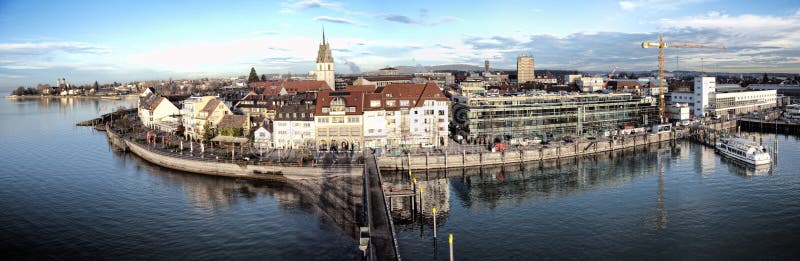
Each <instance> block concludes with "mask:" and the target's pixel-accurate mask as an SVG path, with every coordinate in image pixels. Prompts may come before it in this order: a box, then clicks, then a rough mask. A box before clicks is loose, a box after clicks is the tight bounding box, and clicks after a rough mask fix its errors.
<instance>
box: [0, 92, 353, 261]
mask: <svg viewBox="0 0 800 261" xmlns="http://www.w3.org/2000/svg"><path fill="white" fill-rule="evenodd" d="M135 104H136V103H135V100H128V101H108V100H88V99H46V100H39V99H35V100H6V99H2V100H0V123H1V124H2V125H1V126H0V147H2V150H0V167H2V168H1V169H0V209H2V211H0V252H2V253H3V257H4V259H6V260H8V258H10V259H29V260H42V259H68V260H74V259H78V260H98V259H113V260H152V259H158V260H163V259H169V260H219V259H231V260H342V259H350V260H352V259H358V258H359V251H358V249H357V247H358V242H357V241H356V240H355V239H354V238H353V234H354V233H353V231H354V230H355V228H354V227H353V224H351V222H350V221H352V219H354V217H353V212H355V210H354V209H347V208H345V209H332V208H329V206H327V205H325V204H321V203H320V201H321V199H324V197H321V196H319V195H318V194H315V192H317V191H314V189H315V188H320V187H323V188H324V187H325V186H328V187H330V186H331V185H330V184H322V185H320V184H314V182H294V181H286V182H284V181H275V182H272V181H270V182H253V181H245V180H235V179H228V178H215V177H209V176H202V175H194V174H188V173H182V172H177V171H171V170H166V169H163V168H160V167H157V166H154V165H152V164H149V163H147V162H143V161H142V160H141V159H139V158H138V157H135V156H131V155H130V154H127V153H121V152H115V151H113V150H111V149H110V148H109V145H108V142H107V141H106V136H105V134H104V133H102V132H96V131H93V129H92V128H88V127H76V126H75V123H77V122H79V121H82V120H87V119H91V118H94V117H96V116H98V115H100V114H102V113H107V112H110V111H111V110H113V109H115V108H117V107H118V106H124V105H127V106H129V107H130V106H135ZM358 200H360V199H353V200H352V201H358Z"/></svg>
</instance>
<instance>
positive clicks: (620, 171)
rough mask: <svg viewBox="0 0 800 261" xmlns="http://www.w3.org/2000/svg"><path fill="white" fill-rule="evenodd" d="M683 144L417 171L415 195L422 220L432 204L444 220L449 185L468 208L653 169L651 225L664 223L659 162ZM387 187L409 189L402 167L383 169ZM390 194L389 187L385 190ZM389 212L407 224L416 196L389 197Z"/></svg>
mask: <svg viewBox="0 0 800 261" xmlns="http://www.w3.org/2000/svg"><path fill="white" fill-rule="evenodd" d="M685 146H686V145H682V146H678V147H676V148H670V147H669V146H668V145H666V144H664V145H661V146H651V147H648V148H639V149H637V150H635V151H634V150H627V151H616V152H613V153H608V154H600V155H594V156H590V157H584V158H578V159H565V160H560V161H555V160H554V161H545V162H541V163H539V162H535V163H530V164H520V165H507V166H496V167H495V166H492V167H484V168H467V169H458V170H448V171H443V170H437V171H424V172H417V173H416V174H414V175H413V177H414V178H416V179H417V180H418V182H417V191H416V194H417V195H420V194H419V188H420V187H421V188H423V192H422V194H421V195H422V196H421V199H422V201H421V204H422V209H423V210H424V211H423V212H422V214H423V216H424V218H425V220H424V222H431V220H430V219H432V216H431V213H430V210H431V209H432V208H434V207H435V208H437V210H439V213H438V214H439V215H438V216H437V218H441V219H440V220H437V221H438V222H439V223H440V224H444V222H446V220H447V215H448V213H449V209H450V205H449V204H450V202H451V200H450V195H451V193H450V189H452V190H453V193H452V194H453V196H455V197H457V198H458V202H460V203H461V204H463V205H464V207H465V208H470V209H495V208H498V207H500V206H505V205H510V206H516V205H519V204H522V203H524V202H531V201H539V200H545V199H549V198H557V197H565V196H569V195H572V194H574V193H578V192H581V191H583V190H587V189H599V188H611V187H618V186H621V185H623V184H626V183H629V182H630V181H631V180H633V179H634V178H636V177H638V176H643V175H651V174H653V173H658V175H659V180H658V186H659V188H658V195H654V198H655V199H656V200H655V201H656V209H657V214H656V217H657V218H656V219H655V226H656V227H663V226H664V225H665V224H666V211H665V210H664V200H665V199H664V196H663V192H664V181H663V171H664V168H665V167H669V165H670V164H673V162H674V160H671V159H677V158H681V157H688V153H687V152H686V151H688V150H689V149H688V147H685ZM383 177H384V186H385V187H386V188H387V191H404V190H405V191H410V190H411V189H412V188H413V185H412V181H411V176H409V174H408V173H407V172H389V171H387V172H384V173H383ZM390 193H391V192H390ZM391 204H392V215H393V218H394V219H395V221H396V222H397V223H400V224H404V223H411V222H413V221H415V215H413V213H417V214H419V213H420V211H419V206H420V196H417V197H416V198H415V197H393V198H392V199H391Z"/></svg>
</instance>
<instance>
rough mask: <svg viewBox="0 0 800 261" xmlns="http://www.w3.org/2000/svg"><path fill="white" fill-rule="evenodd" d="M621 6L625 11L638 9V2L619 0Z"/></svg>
mask: <svg viewBox="0 0 800 261" xmlns="http://www.w3.org/2000/svg"><path fill="white" fill-rule="evenodd" d="M619 7H620V8H622V10H625V11H633V10H634V9H636V7H637V4H636V3H634V2H632V1H619Z"/></svg>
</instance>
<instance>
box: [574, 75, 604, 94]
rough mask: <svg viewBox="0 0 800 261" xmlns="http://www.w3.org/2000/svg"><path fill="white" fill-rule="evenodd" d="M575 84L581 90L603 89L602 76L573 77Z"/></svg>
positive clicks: (593, 90)
mask: <svg viewBox="0 0 800 261" xmlns="http://www.w3.org/2000/svg"><path fill="white" fill-rule="evenodd" d="M575 84H576V85H578V88H579V89H580V90H581V91H582V92H596V91H600V90H603V89H604V88H603V77H581V78H578V79H575Z"/></svg>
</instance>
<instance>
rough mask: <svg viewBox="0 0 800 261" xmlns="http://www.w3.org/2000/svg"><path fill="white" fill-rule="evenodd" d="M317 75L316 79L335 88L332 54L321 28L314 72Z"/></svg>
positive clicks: (332, 88)
mask: <svg viewBox="0 0 800 261" xmlns="http://www.w3.org/2000/svg"><path fill="white" fill-rule="evenodd" d="M314 74H315V75H316V76H317V81H325V82H326V83H328V87H330V88H331V90H335V89H336V82H335V81H334V74H333V55H332V54H331V46H330V43H328V42H327V41H326V40H325V29H324V28H323V29H322V44H320V45H319V51H318V52H317V69H316V71H315V72H314Z"/></svg>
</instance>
